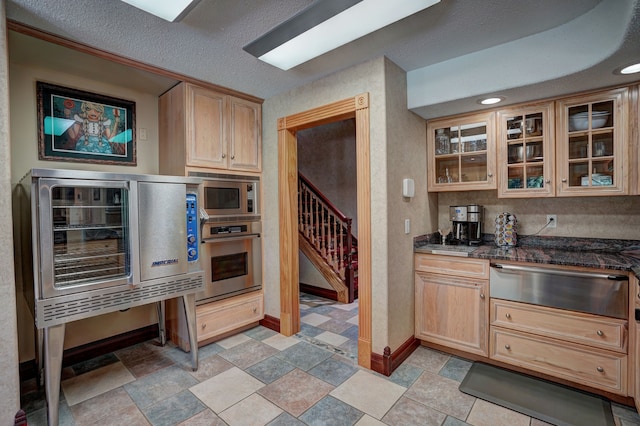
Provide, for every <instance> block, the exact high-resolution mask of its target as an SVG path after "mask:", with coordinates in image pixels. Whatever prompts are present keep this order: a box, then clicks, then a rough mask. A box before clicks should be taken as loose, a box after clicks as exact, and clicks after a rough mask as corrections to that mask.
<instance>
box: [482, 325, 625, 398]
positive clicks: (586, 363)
mask: <svg viewBox="0 0 640 426" xmlns="http://www.w3.org/2000/svg"><path fill="white" fill-rule="evenodd" d="M489 346H490V358H492V359H495V360H496V361H502V362H506V363H509V364H513V365H517V366H520V367H524V368H528V369H530V370H534V371H538V372H540V373H544V374H548V375H551V376H555V377H558V378H562V379H566V380H570V381H573V382H576V383H580V384H584V385H586V386H590V387H593V388H597V389H602V390H606V391H609V392H613V393H616V394H621V395H626V391H627V356H626V355H624V354H620V353H616V352H609V351H604V350H601V349H596V348H588V347H585V346H582V345H576V344H573V343H568V342H560V341H557V340H554V339H548V338H545V337H541V336H534V335H530V334H525V333H519V332H517V331H510V330H504V329H501V328H498V327H492V328H491V342H490V345H489Z"/></svg>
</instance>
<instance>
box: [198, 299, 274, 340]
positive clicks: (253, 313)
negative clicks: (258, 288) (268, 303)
mask: <svg viewBox="0 0 640 426" xmlns="http://www.w3.org/2000/svg"><path fill="white" fill-rule="evenodd" d="M263 318H264V298H263V294H262V292H256V293H249V295H243V296H238V297H234V298H230V299H225V300H221V301H219V302H212V303H209V304H207V305H201V306H198V307H197V308H196V329H197V334H198V341H199V342H200V341H203V340H207V339H211V338H212V337H216V336H219V335H221V334H224V333H227V332H229V331H232V330H234V329H236V328H239V327H242V326H245V325H247V324H251V323H252V322H257V321H260V320H261V319H263Z"/></svg>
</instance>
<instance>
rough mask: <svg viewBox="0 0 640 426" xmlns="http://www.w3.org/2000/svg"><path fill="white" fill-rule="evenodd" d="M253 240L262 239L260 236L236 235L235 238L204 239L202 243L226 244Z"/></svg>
mask: <svg viewBox="0 0 640 426" xmlns="http://www.w3.org/2000/svg"><path fill="white" fill-rule="evenodd" d="M253 238H260V234H244V235H235V236H229V237H217V238H204V239H203V240H202V243H203V244H213V243H224V242H227V241H238V240H249V239H253Z"/></svg>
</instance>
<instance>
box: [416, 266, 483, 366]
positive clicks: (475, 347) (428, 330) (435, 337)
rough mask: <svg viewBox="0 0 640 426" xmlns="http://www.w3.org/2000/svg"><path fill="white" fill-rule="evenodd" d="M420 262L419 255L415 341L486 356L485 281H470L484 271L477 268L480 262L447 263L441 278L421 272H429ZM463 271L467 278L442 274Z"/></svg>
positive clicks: (478, 279)
mask: <svg viewBox="0 0 640 426" xmlns="http://www.w3.org/2000/svg"><path fill="white" fill-rule="evenodd" d="M424 261H425V259H424V257H423V256H422V255H416V262H415V263H416V272H415V291H416V298H415V300H416V318H415V335H416V337H417V338H418V339H421V340H424V341H427V342H431V343H435V344H440V345H444V346H448V347H451V348H455V349H459V350H463V351H466V352H470V353H474V354H478V355H483V356H488V345H487V342H488V339H487V329H488V320H489V309H488V303H487V300H488V297H487V290H488V287H487V286H488V280H486V279H483V278H474V277H473V275H475V274H476V273H477V271H482V270H484V268H483V267H482V265H478V263H479V262H483V261H475V262H469V259H465V260H460V265H455V263H456V262H455V261H453V262H452V261H450V262H449V265H448V266H449V268H450V269H447V270H445V274H433V273H430V272H424V270H425V269H426V270H431V269H430V267H429V265H425V264H424ZM465 267H469V269H470V272H469V273H468V274H469V275H471V277H468V276H466V277H465V276H455V275H447V274H446V272H447V271H448V272H450V273H453V272H454V271H456V270H457V271H458V273H461V274H463V273H464V272H461V271H464V268H465ZM479 275H480V276H483V274H482V273H480V274H479Z"/></svg>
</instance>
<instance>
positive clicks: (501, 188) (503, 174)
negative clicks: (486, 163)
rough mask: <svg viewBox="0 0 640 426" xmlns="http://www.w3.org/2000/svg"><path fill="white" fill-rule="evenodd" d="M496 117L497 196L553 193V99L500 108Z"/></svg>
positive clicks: (529, 195) (541, 195) (548, 194)
mask: <svg viewBox="0 0 640 426" xmlns="http://www.w3.org/2000/svg"><path fill="white" fill-rule="evenodd" d="M497 119H498V139H497V140H498V197H500V198H523V197H526V198H532V197H549V196H553V195H554V194H555V190H554V182H553V179H554V164H555V163H554V143H553V139H554V110H553V102H547V103H542V104H530V105H525V106H522V107H515V108H512V109H505V110H501V111H498V113H497Z"/></svg>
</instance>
